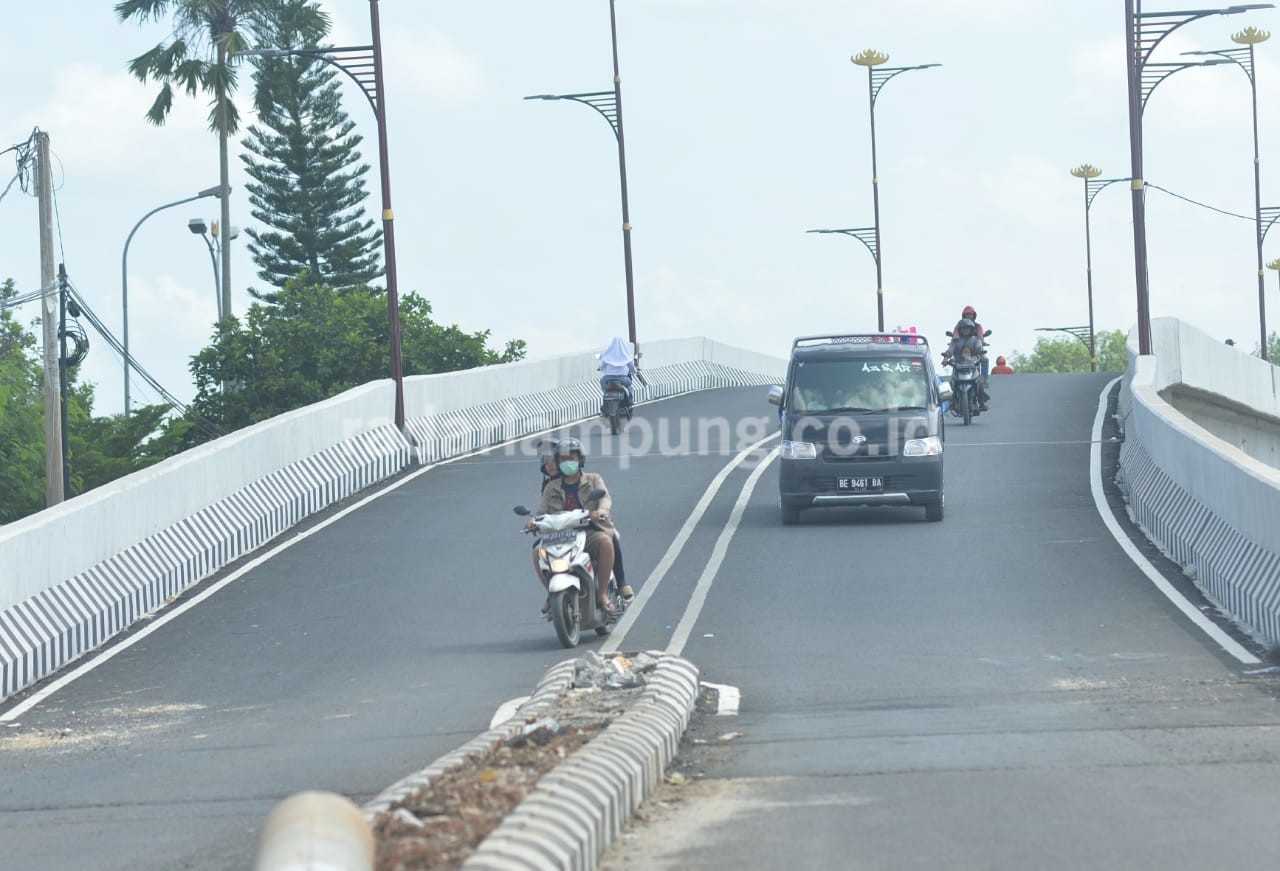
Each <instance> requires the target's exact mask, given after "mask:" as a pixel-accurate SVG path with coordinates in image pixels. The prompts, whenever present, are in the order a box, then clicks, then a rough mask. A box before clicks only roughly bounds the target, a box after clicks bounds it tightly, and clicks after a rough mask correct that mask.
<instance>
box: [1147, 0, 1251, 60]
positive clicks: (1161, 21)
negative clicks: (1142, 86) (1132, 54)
mask: <svg viewBox="0 0 1280 871" xmlns="http://www.w3.org/2000/svg"><path fill="white" fill-rule="evenodd" d="M1274 7H1275V4H1273V3H1249V4H1246V5H1242V6H1228V7H1226V8H1224V9H1188V10H1179V11H1177V12H1139V13H1137V14H1136V15H1134V16H1133V36H1134V45H1135V46H1136V47H1137V48H1136V55H1137V61H1138V67H1139V68H1141V67H1143V66H1146V63H1147V59H1148V58H1150V57H1151V55H1152V53H1153V52H1154V51H1155V50H1156V48H1157V46H1159V45H1160V43H1162V42H1164V40H1165V38H1166V37H1167V36H1168V35H1169V34H1171V33H1173V32H1174V31H1175V30H1177V29H1178V28H1179V27H1181V26H1182V25H1184V24H1190V23H1191V22H1193V21H1199V20H1200V19H1201V18H1208V17H1209V16H1211V15H1238V14H1240V13H1241V12H1251V11H1253V10H1255V9H1272V8H1274ZM1147 21H1150V22H1151V25H1150V30H1151V34H1144V31H1146V30H1147V29H1148V27H1147V24H1146V22H1147Z"/></svg>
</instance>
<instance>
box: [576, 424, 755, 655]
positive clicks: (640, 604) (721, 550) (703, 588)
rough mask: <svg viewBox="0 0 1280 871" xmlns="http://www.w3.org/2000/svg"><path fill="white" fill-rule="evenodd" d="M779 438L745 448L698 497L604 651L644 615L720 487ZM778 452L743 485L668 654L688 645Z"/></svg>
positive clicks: (618, 644)
mask: <svg viewBox="0 0 1280 871" xmlns="http://www.w3.org/2000/svg"><path fill="white" fill-rule="evenodd" d="M777 437H778V434H777V433H774V434H773V435H770V436H766V437H764V438H762V439H760V441H758V442H756V443H755V444H752V445H750V446H748V447H746V448H743V449H742V450H741V451H739V452H738V454H737V456H735V457H734V458H733V459H732V460H730V461H729V462H728V463H727V464H726V465H725V467H724V468H723V469H721V470H720V472H719V473H718V474H717V475H716V476H715V478H713V479H712V480H711V483H710V485H708V486H707V489H706V492H704V493H703V494H702V498H701V499H699V500H698V504H697V505H695V506H694V508H693V512H692V513H691V514H690V515H689V517H688V519H686V520H685V522H684V525H683V526H681V527H680V531H679V532H678V533H676V537H675V538H674V539H672V541H671V546H670V547H668V548H667V552H666V553H665V554H663V556H662V559H661V560H659V561H658V565H657V566H656V567H655V568H654V570H653V571H652V572H651V573H650V574H649V577H647V578H646V579H645V582H644V585H643V586H642V587H641V588H640V593H639V595H637V596H636V600H635V601H634V602H633V603H632V604H631V607H630V608H628V609H627V613H626V614H625V615H623V617H622V619H621V620H620V621H619V622H618V625H617V626H615V627H614V630H613V634H612V635H610V636H609V640H608V641H606V642H605V643H604V644H603V645H601V647H600V652H601V653H614V652H615V651H617V649H618V648H619V647H621V646H622V643H623V641H625V640H626V637H627V632H628V631H629V630H630V629H631V627H632V626H633V625H635V622H636V620H638V619H639V618H640V613H641V612H642V611H644V606H645V605H647V604H648V603H649V601H650V600H651V599H652V598H653V596H654V594H655V593H657V591H658V587H659V585H661V584H662V580H663V578H665V577H666V576H667V572H668V571H670V570H671V566H672V565H674V564H675V561H676V560H677V559H678V558H679V556H680V552H681V551H682V550H684V546H685V544H686V543H687V542H688V541H689V537H690V536H691V535H693V530H694V529H695V528H696V527H697V525H698V523H699V522H701V520H702V516H703V515H704V514H706V513H707V508H709V507H710V506H711V502H712V500H714V499H715V497H716V494H717V493H719V492H720V488H721V487H722V486H723V485H724V482H725V481H726V480H728V478H729V475H730V474H732V473H733V470H734V469H736V468H738V466H740V465H742V463H743V462H744V461H745V460H746V459H747V458H748V457H750V456H751V455H752V454H754V453H756V452H757V451H759V450H761V449H762V448H763V447H764V445H765V444H766V443H767V442H770V441H772V440H773V439H776V438H777ZM777 454H778V451H777V448H774V449H773V450H772V451H770V452H769V454H768V455H767V456H766V457H765V458H764V459H763V460H761V461H760V465H758V466H757V467H756V468H755V469H754V470H753V471H752V472H751V475H750V476H749V477H748V478H747V482H746V484H744V485H743V487H742V492H741V493H739V494H738V501H737V502H736V503H734V506H733V513H732V514H730V516H729V522H728V523H726V524H725V526H724V529H722V530H721V531H720V537H719V538H718V539H716V545H715V547H714V548H713V549H712V551H711V559H709V560H707V565H706V567H705V568H704V569H703V570H702V576H701V577H699V578H698V584H697V586H696V587H694V590H693V595H692V596H690V598H689V604H688V606H687V607H686V608H685V611H684V615H683V616H682V617H681V618H680V622H679V624H677V626H676V630H675V632H674V633H673V634H672V636H671V642H670V643H669V644H668V645H667V650H666V652H667V653H671V654H677V655H678V654H680V653H681V652H682V651H683V650H684V646H685V644H686V643H687V642H688V640H689V635H690V633H692V632H693V626H694V624H695V623H696V622H697V620H698V615H699V614H701V613H702V606H703V605H704V604H705V603H706V601H707V594H708V593H709V592H710V591H711V585H712V583H714V581H715V578H716V574H717V573H718V572H719V571H720V565H721V563H723V562H724V558H725V554H727V553H728V551H729V543H730V541H732V540H733V534H734V533H735V532H736V531H737V529H738V524H739V523H740V522H741V520H742V513H743V511H745V510H746V507H747V502H749V501H750V499H751V494H752V492H753V491H754V490H755V488H756V483H757V482H759V480H760V476H761V475H762V474H764V470H765V469H766V468H767V467H768V465H769V463H771V462H772V461H773V458H774V457H776V456H777Z"/></svg>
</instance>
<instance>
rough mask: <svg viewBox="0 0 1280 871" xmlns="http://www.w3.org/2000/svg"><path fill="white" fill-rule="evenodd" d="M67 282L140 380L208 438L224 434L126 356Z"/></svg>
mask: <svg viewBox="0 0 1280 871" xmlns="http://www.w3.org/2000/svg"><path fill="white" fill-rule="evenodd" d="M67 284H68V287H69V288H70V290H71V296H72V298H73V299H74V300H75V301H76V303H77V304H78V305H79V306H80V310H81V312H82V313H83V314H84V317H85V319H86V320H87V321H88V322H89V323H90V325H91V326H92V327H93V328H94V329H95V330H97V331H98V333H99V334H100V335H101V336H102V338H103V339H105V340H106V342H107V345H108V346H109V347H110V348H111V349H112V350H113V351H115V353H116V354H117V356H119V357H120V358H121V359H122V360H126V361H127V362H128V365H129V368H130V369H132V370H133V371H134V372H137V373H138V375H139V376H140V377H141V378H142V380H143V381H144V382H146V383H147V384H148V385H150V386H151V388H152V389H153V390H155V391H156V393H157V394H159V395H160V396H161V397H162V398H163V399H164V401H165V402H166V403H168V404H169V405H171V406H172V407H173V408H174V410H176V411H177V412H178V413H179V414H181V415H182V416H183V417H186V418H187V419H189V420H190V421H191V422H192V424H193V425H194V426H195V427H196V428H197V429H199V430H200V431H201V432H202V433H204V434H205V435H208V436H209V437H210V438H218V437H220V436H223V435H226V433H225V432H224V431H223V430H222V429H220V428H219V427H218V426H217V425H216V424H214V423H213V422H212V421H211V420H209V419H208V418H206V417H204V416H199V417H197V416H195V415H193V414H192V413H191V407H190V406H188V405H187V404H186V403H184V402H182V401H181V400H180V399H178V398H177V397H176V396H174V395H173V394H172V393H170V392H169V391H168V390H166V389H165V388H164V385H162V384H161V383H160V382H159V381H157V380H156V379H155V377H153V376H152V375H151V373H150V372H148V371H147V370H146V369H145V368H143V367H142V366H141V365H140V364H139V363H138V360H137V358H136V357H134V356H133V355H132V354H130V355H128V356H127V357H126V356H125V352H124V345H123V343H121V342H120V340H119V339H117V338H116V337H115V335H114V334H113V333H112V332H111V331H110V330H109V329H107V327H106V325H104V324H103V323H102V320H101V318H99V317H98V316H97V314H95V313H94V311H93V309H92V308H90V307H89V304H88V303H87V302H85V299H84V296H83V295H82V294H81V293H80V291H79V290H78V289H76V286H75V285H74V284H71V283H70V282H68V283H67Z"/></svg>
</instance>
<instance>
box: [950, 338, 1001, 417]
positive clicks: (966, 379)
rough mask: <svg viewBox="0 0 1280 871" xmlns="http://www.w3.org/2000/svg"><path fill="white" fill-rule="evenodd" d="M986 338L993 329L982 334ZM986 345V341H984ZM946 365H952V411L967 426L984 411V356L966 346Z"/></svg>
mask: <svg viewBox="0 0 1280 871" xmlns="http://www.w3.org/2000/svg"><path fill="white" fill-rule="evenodd" d="M982 335H983V338H984V339H985V338H986V337H987V336H989V335H991V331H990V330H987V331H986V332H985V333H983V334H982ZM947 336H948V337H951V331H950V330H948V331H947ZM983 344H984V346H985V344H986V343H985V342H984V343H983ZM943 365H944V366H950V367H951V393H952V397H951V407H950V411H951V413H952V414H954V415H955V416H956V417H958V418H960V419H962V420H963V421H964V423H965V426H968V425H969V424H970V423H971V422H972V421H973V419H974V418H975V417H977V416H978V415H979V414H981V413H982V411H981V407H980V406H981V395H982V388H981V385H982V356H981V355H975V354H974V353H973V352H972V351H971V350H970V349H969V348H965V349H964V351H963V353H962V354H961V356H960V358H959V359H951V360H946V361H944V362H943Z"/></svg>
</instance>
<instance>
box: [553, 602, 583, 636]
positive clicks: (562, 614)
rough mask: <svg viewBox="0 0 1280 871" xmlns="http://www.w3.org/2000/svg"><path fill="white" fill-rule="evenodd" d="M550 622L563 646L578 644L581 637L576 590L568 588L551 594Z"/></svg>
mask: <svg viewBox="0 0 1280 871" xmlns="http://www.w3.org/2000/svg"><path fill="white" fill-rule="evenodd" d="M551 623H552V624H553V625H554V626H555V627H556V637H557V638H559V639H560V643H561V644H562V645H563V646H565V647H577V646H578V642H579V641H580V640H581V639H582V614H581V612H580V611H579V610H578V591H577V590H575V589H573V588H570V589H568V590H560V591H558V592H555V593H552V594H551Z"/></svg>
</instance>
